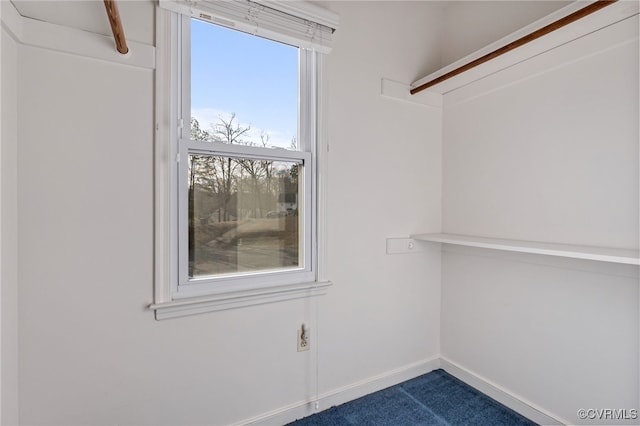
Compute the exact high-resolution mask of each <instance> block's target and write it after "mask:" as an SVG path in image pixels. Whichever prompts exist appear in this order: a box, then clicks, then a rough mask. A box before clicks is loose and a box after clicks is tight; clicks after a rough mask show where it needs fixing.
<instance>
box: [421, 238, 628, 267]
mask: <svg viewBox="0 0 640 426" xmlns="http://www.w3.org/2000/svg"><path fill="white" fill-rule="evenodd" d="M411 238H413V239H414V240H418V241H430V242H434V243H445V244H455V245H459V246H468V247H480V248H487V249H493V250H503V251H515V252H521V253H533V254H543V255H547V256H559V257H569V258H574V259H587V260H596V261H600V262H610V263H624V264H627V265H640V251H638V250H629V249H618V248H610V247H592V246H580V245H573V244H556V243H541V242H536V241H518V240H504V239H499V238H486V237H475V236H471V235H456V234H415V235H411Z"/></svg>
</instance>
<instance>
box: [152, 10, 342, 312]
mask: <svg viewBox="0 0 640 426" xmlns="http://www.w3.org/2000/svg"><path fill="white" fill-rule="evenodd" d="M160 6H161V9H160V10H159V14H158V17H159V20H158V22H159V37H158V45H159V46H158V49H159V54H158V59H159V60H158V76H157V77H158V97H157V98H158V99H157V102H158V109H157V111H158V116H159V120H158V138H157V142H156V149H157V152H156V168H157V170H156V181H157V182H156V194H157V197H156V209H157V212H156V236H157V242H156V303H155V304H154V305H152V307H153V308H154V309H155V310H156V316H157V317H158V318H163V317H171V316H180V315H185V314H189V313H198V312H206V311H212V310H219V309H228V308H232V307H236V306H246V305H250V304H254V303H264V301H268V300H281V299H286V298H292V297H304V296H306V295H313V294H321V290H322V289H323V288H324V287H326V285H325V284H322V283H319V282H318V209H319V202H318V200H319V196H318V188H319V181H318V169H319V165H318V157H319V155H318V133H319V128H318V109H317V105H318V87H319V83H320V82H319V69H320V68H319V67H320V63H321V54H322V53H327V52H328V50H329V47H330V41H331V35H332V33H333V31H334V29H335V26H336V25H335V22H336V17H335V16H334V15H333V14H331V13H330V12H328V11H326V10H324V9H319V8H317V7H316V6H313V5H307V4H305V3H298V2H296V3H290V2H282V3H278V2H266V1H263V0H260V1H259V2H255V1H249V0H226V1H214V0H203V1H189V2H187V1H181V0H161V2H160ZM318 21H321V22H318ZM163 43H164V46H161V44H163ZM162 67H164V68H162ZM164 118H166V120H163V119H164ZM163 122H164V123H165V125H164V126H163ZM320 157H321V155H320Z"/></svg>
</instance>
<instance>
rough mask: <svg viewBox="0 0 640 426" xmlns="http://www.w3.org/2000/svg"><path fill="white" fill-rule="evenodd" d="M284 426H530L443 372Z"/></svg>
mask: <svg viewBox="0 0 640 426" xmlns="http://www.w3.org/2000/svg"><path fill="white" fill-rule="evenodd" d="M290 425H293V426H342V425H366V426H382V425H388V426H405V425H406V426H408V425H439V426H458V425H477V426H499V425H505V426H531V425H535V423H533V422H532V421H530V420H528V419H526V418H525V417H523V416H521V415H520V414H518V413H516V412H515V411H513V410H510V409H509V408H507V407H505V406H504V405H502V404H500V403H499V402H497V401H495V400H493V399H491V398H489V397H488V396H486V395H484V394H483V393H481V392H479V391H477V390H476V389H474V388H472V387H470V386H469V385H467V384H465V383H463V382H461V381H460V380H458V379H456V378H455V377H453V376H452V375H450V374H448V373H446V372H445V371H444V370H435V371H432V372H431V373H428V374H425V375H423V376H420V377H416V378H415V379H412V380H409V381H407V382H404V383H400V384H399V385H396V386H392V387H390V388H387V389H383V390H381V391H379V392H376V393H373V394H371V395H367V396H364V397H362V398H360V399H356V400H355V401H351V402H348V403H346V404H343V405H340V406H337V407H332V408H330V409H328V410H325V411H323V412H320V413H318V414H314V415H312V416H309V417H305V418H304V419H301V420H297V421H295V422H293V423H290Z"/></svg>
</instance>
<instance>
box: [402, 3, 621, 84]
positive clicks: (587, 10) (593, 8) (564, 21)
mask: <svg viewBox="0 0 640 426" xmlns="http://www.w3.org/2000/svg"><path fill="white" fill-rule="evenodd" d="M617 1H618V0H596V1H595V2H593V3H591V4H589V5H588V6H585V7H583V8H582V9H579V10H577V11H575V12H573V13H571V14H569V15H567V16H565V17H563V18H560V19H558V20H556V21H554V22H552V23H550V24H549V25H546V26H544V27H542V28H540V29H538V30H536V31H534V32H532V33H529V34H527V35H525V36H524V37H520V38H519V39H517V40H515V41H513V42H511V43H509V44H507V45H505V46H502V47H500V48H498V49H496V50H494V51H492V52H490V53H487V54H486V55H484V56H481V57H479V58H478V59H475V60H473V61H471V62H469V63H467V64H464V65H461V66H459V67H458V68H455V69H453V70H451V71H449V72H447V73H446V74H443V75H441V76H439V77H436V78H434V79H432V80H429V81H427V82H425V83H423V84H421V85H419V86H417V87H414V88H413V89H411V90H410V93H411V94H412V95H415V94H417V93H420V92H422V91H423V90H426V89H428V88H429V87H431V86H435V85H436V84H438V83H442V82H443V81H445V80H448V79H450V78H452V77H455V76H456V75H458V74H462V73H463V72H465V71H468V70H470V69H472V68H475V67H477V66H478V65H482V64H484V63H485V62H488V61H490V60H492V59H495V58H497V57H498V56H502V55H504V54H505V53H507V52H510V51H512V50H514V49H517V48H518V47H520V46H523V45H525V44H527V43H529V42H531V41H533V40H536V39H538V38H540V37H542V36H544V35H547V34H549V33H551V32H553V31H555V30H558V29H560V28H562V27H564V26H567V25H569V24H571V23H572V22H575V21H577V20H579V19H581V18H584V17H585V16H588V15H591V14H592V13H594V12H597V11H598V10H600V9H602V8H604V7H607V6H609V5H611V4H613V3H615V2H617Z"/></svg>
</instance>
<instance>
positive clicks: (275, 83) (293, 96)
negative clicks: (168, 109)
mask: <svg viewBox="0 0 640 426" xmlns="http://www.w3.org/2000/svg"><path fill="white" fill-rule="evenodd" d="M232 116H233V117H234V118H235V121H236V123H237V124H238V125H240V126H241V127H242V128H247V129H248V131H247V132H246V133H245V134H244V135H243V139H242V141H240V142H241V143H244V144H247V145H253V146H267V147H280V148H286V149H297V148H298V147H297V145H298V144H297V137H298V48H297V47H292V46H288V45H285V44H282V43H279V42H275V41H272V40H266V39H263V38H260V37H256V36H252V35H249V34H245V33H242V32H239V31H236V30H232V29H228V28H224V27H220V26H217V25H213V24H210V23H206V22H202V21H198V20H196V19H192V20H191V117H192V118H193V119H194V120H196V121H197V123H198V125H199V128H200V129H202V131H204V132H208V133H210V134H211V135H214V134H215V129H216V127H217V126H218V125H220V124H221V121H223V120H224V121H227V122H228V121H229V120H230V117H232ZM223 141H224V140H223ZM224 142H226V141H224ZM234 143H237V142H234Z"/></svg>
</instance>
